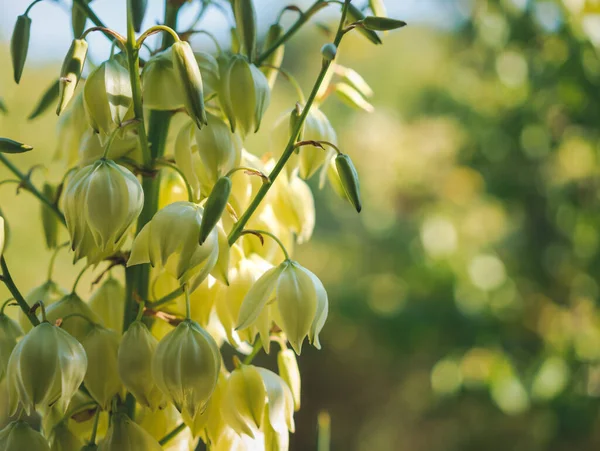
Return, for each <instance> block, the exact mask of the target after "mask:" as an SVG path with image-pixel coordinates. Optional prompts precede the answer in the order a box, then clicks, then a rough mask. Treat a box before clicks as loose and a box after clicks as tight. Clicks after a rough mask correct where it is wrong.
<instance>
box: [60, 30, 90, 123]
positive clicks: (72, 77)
mask: <svg viewBox="0 0 600 451" xmlns="http://www.w3.org/2000/svg"><path fill="white" fill-rule="evenodd" d="M87 50H88V44H87V42H86V41H85V40H84V39H74V40H73V42H72V43H71V47H70V48H69V51H68V52H67V56H66V57H65V60H64V61H63V65H62V68H61V70H60V78H59V80H60V86H59V91H58V97H59V100H58V107H57V108H56V114H58V115H60V113H62V112H63V111H64V109H65V108H66V106H67V105H68V104H69V102H70V101H71V98H72V97H73V95H74V94H75V88H77V84H78V83H79V80H80V79H81V72H82V71H83V65H84V64H85V57H86V56H87Z"/></svg>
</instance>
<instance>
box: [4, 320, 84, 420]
mask: <svg viewBox="0 0 600 451" xmlns="http://www.w3.org/2000/svg"><path fill="white" fill-rule="evenodd" d="M86 368H87V357H86V354H85V351H84V349H83V347H82V346H81V344H80V343H79V342H78V341H77V340H76V339H75V338H73V337H72V336H71V335H69V334H68V333H67V332H65V331H64V330H62V329H60V328H59V327H56V326H53V325H52V324H50V323H47V322H42V323H41V324H40V325H38V326H36V327H34V328H33V329H32V330H31V331H30V332H29V333H28V334H27V335H25V337H23V339H22V340H21V341H20V342H18V343H17V346H15V348H14V350H13V352H12V354H11V356H10V359H9V361H8V367H7V372H6V377H7V383H8V387H9V402H10V411H11V414H12V415H14V414H15V413H16V412H17V411H18V408H19V406H21V407H22V408H23V409H24V410H25V412H26V413H27V414H30V413H31V411H32V410H35V409H36V408H38V407H47V406H51V405H53V404H55V403H56V405H57V406H58V408H59V410H61V411H64V410H65V409H66V408H67V406H68V405H69V402H70V400H71V398H72V397H73V395H74V394H75V392H76V391H77V389H78V388H79V385H81V383H82V382H83V378H84V375H85V372H86Z"/></svg>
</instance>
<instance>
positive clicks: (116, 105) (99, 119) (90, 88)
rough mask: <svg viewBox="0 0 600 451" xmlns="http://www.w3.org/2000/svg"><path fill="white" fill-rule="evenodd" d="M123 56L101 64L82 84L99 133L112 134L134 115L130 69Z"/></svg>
mask: <svg viewBox="0 0 600 451" xmlns="http://www.w3.org/2000/svg"><path fill="white" fill-rule="evenodd" d="M120 56H122V55H117V56H116V57H114V58H111V59H109V60H108V61H105V62H103V63H102V64H101V65H100V66H98V68H96V69H95V70H94V71H93V72H92V73H91V74H90V75H89V77H88V79H87V81H86V82H85V85H84V86H83V104H84V106H85V113H86V115H87V118H88V121H89V123H90V125H91V126H92V128H93V129H94V131H95V132H96V133H103V134H104V135H110V133H111V132H112V131H113V130H114V129H115V128H117V127H119V126H120V125H121V124H122V123H123V122H124V121H125V120H127V119H131V118H132V117H133V116H132V113H133V111H132V110H131V106H132V93H131V82H130V80H129V72H128V70H127V69H126V68H125V67H124V66H123V64H122V60H123V58H121V57H120ZM128 113H129V114H128Z"/></svg>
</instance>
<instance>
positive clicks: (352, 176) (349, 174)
mask: <svg viewBox="0 0 600 451" xmlns="http://www.w3.org/2000/svg"><path fill="white" fill-rule="evenodd" d="M335 167H336V169H337V171H338V174H339V176H340V180H341V181H342V186H343V187H344V191H345V192H346V197H347V198H348V200H349V201H350V203H351V204H352V206H353V207H354V208H355V209H356V211H357V212H359V213H360V211H361V210H362V205H361V202H360V185H359V182H358V173H357V172H356V168H355V167H354V164H352V160H351V159H350V157H349V156H348V155H346V154H343V153H340V154H338V155H337V156H336V157H335Z"/></svg>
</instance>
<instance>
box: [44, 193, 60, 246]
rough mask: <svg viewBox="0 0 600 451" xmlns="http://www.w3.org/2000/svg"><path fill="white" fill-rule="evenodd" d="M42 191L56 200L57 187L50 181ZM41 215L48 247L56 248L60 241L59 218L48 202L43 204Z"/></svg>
mask: <svg viewBox="0 0 600 451" xmlns="http://www.w3.org/2000/svg"><path fill="white" fill-rule="evenodd" d="M42 193H43V194H44V196H46V198H47V199H50V200H54V199H55V198H56V188H54V187H53V186H52V185H50V184H49V183H44V187H43V188H42ZM41 216H42V226H43V228H44V238H45V239H46V247H47V248H48V249H54V248H55V247H56V244H57V241H58V219H57V218H56V215H55V214H54V212H53V211H52V210H51V209H50V207H48V206H47V205H46V204H42V205H41Z"/></svg>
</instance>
